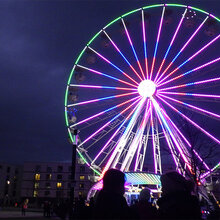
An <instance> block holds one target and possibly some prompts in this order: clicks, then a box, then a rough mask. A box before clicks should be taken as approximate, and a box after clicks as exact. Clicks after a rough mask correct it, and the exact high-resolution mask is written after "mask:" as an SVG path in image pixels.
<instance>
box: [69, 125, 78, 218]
mask: <svg viewBox="0 0 220 220" xmlns="http://www.w3.org/2000/svg"><path fill="white" fill-rule="evenodd" d="M77 133H78V130H77V129H74V131H73V135H74V142H73V145H72V166H71V189H70V213H69V219H73V204H74V188H75V170H76V147H77Z"/></svg>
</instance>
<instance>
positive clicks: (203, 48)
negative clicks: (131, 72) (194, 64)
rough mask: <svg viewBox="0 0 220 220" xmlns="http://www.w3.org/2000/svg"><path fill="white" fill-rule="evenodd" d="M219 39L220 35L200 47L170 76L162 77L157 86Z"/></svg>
mask: <svg viewBox="0 0 220 220" xmlns="http://www.w3.org/2000/svg"><path fill="white" fill-rule="evenodd" d="M219 37H220V34H219V35H218V36H217V37H215V38H214V39H213V40H211V41H210V42H209V43H207V44H206V45H205V46H204V47H202V48H201V49H200V50H198V51H197V52H196V53H194V54H193V55H192V56H191V57H190V58H188V59H187V60H186V61H184V62H183V63H182V64H180V65H179V66H178V67H177V68H176V69H175V70H173V71H172V72H171V73H170V74H168V75H167V76H166V77H164V78H163V79H162V80H161V81H160V82H158V84H160V83H161V82H163V81H164V80H165V79H167V78H168V77H169V76H171V75H172V74H173V73H175V72H176V71H177V70H179V69H180V67H182V66H183V65H185V64H186V63H188V62H189V61H190V60H192V59H193V58H194V57H196V56H197V55H198V54H200V53H201V52H202V51H203V50H205V49H206V48H207V47H208V46H210V45H211V44H212V43H214V42H215V41H216V40H217V39H218V38H219Z"/></svg>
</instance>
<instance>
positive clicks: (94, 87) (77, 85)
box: [70, 84, 137, 91]
mask: <svg viewBox="0 0 220 220" xmlns="http://www.w3.org/2000/svg"><path fill="white" fill-rule="evenodd" d="M70 87H80V88H93V89H114V90H128V91H129V90H130V91H137V89H132V88H125V87H111V86H94V85H79V84H70Z"/></svg>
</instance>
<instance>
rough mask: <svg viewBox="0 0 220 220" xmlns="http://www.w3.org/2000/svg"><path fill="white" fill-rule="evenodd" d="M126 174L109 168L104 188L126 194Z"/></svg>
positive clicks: (104, 180)
mask: <svg viewBox="0 0 220 220" xmlns="http://www.w3.org/2000/svg"><path fill="white" fill-rule="evenodd" d="M124 184H125V174H124V173H123V172H121V171H120V170H116V169H109V170H107V171H106V173H105V175H104V177H103V189H104V190H106V191H111V192H116V193H119V194H122V195H123V194H124V192H125V189H124Z"/></svg>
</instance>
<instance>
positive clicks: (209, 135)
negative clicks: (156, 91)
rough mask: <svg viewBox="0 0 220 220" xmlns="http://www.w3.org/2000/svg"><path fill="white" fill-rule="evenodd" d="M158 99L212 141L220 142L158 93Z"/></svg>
mask: <svg viewBox="0 0 220 220" xmlns="http://www.w3.org/2000/svg"><path fill="white" fill-rule="evenodd" d="M158 97H159V99H161V100H162V101H163V102H164V103H166V104H167V105H168V106H169V107H170V108H172V109H173V110H174V111H175V112H177V113H178V114H180V115H181V116H182V117H183V118H185V119H186V120H187V121H189V122H190V123H191V124H192V125H194V126H195V127H196V128H198V129H199V130H200V131H202V132H203V133H204V134H206V135H207V136H208V137H210V138H211V139H212V140H213V141H215V142H216V143H218V144H220V140H218V139H217V138H215V137H214V136H213V135H211V134H210V133H209V132H207V131H206V130H205V129H203V128H202V127H200V126H199V125H198V124H196V123H195V122H194V121H192V120H191V119H190V118H188V117H187V116H186V115H184V114H183V113H182V112H180V111H179V110H177V109H176V108H174V107H173V106H172V105H171V104H169V103H168V102H167V101H165V100H164V99H163V98H162V97H161V96H160V95H159V96H158Z"/></svg>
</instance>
